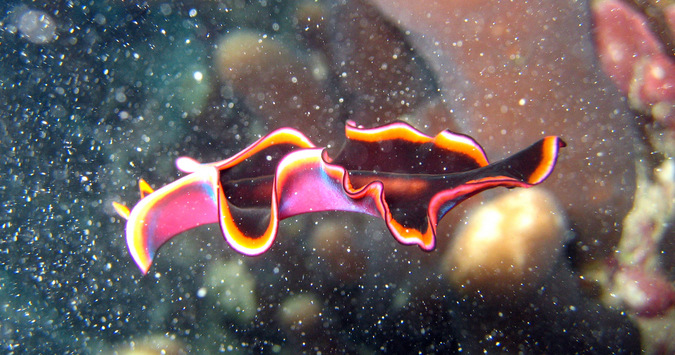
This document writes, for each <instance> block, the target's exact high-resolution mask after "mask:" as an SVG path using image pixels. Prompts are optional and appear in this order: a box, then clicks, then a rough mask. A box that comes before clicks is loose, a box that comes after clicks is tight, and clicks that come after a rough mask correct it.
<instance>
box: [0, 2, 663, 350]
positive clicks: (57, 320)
mask: <svg viewBox="0 0 675 355" xmlns="http://www.w3.org/2000/svg"><path fill="white" fill-rule="evenodd" d="M0 10H1V11H0V14H2V15H0V149H1V151H2V155H1V156H0V157H1V158H0V159H1V160H2V165H1V168H0V169H2V170H0V172H1V173H0V196H1V197H2V198H1V200H0V201H2V202H1V204H2V214H0V219H1V220H0V226H1V231H2V237H1V238H0V266H1V267H0V316H1V318H0V319H1V320H0V352H2V353H10V354H12V353H95V352H104V353H111V354H112V353H117V354H133V353H167V354H181V353H219V352H232V353H252V352H255V353H287V354H293V353H298V352H311V353H319V352H320V353H363V354H367V353H380V352H397V353H456V352H468V353H477V352H523V353H639V352H641V351H642V352H645V353H654V354H669V353H673V352H675V341H674V340H673V339H675V336H674V335H675V311H674V308H675V288H674V287H673V281H674V280H675V258H674V257H673V253H674V252H675V229H674V227H673V220H674V215H673V205H674V204H675V183H674V181H675V165H674V162H673V160H672V157H673V154H674V153H675V144H674V142H675V59H674V55H675V41H674V38H675V30H674V29H675V3H673V1H634V2H632V1H626V2H624V1H618V0H592V1H573V0H565V1H557V2H546V1H528V2H507V1H486V0H481V1H472V2H468V3H467V2H463V1H459V0H448V1H440V2H436V1H400V0H370V1H368V0H339V1H309V0H293V1H274V0H258V1H248V0H220V1H218V0H186V1H158V0H151V1H146V2H142V1H138V2H129V1H112V0H111V1H93V0H91V1H74V0H73V1H9V2H3V3H2V4H0ZM347 120H353V121H355V122H357V123H358V124H361V125H364V126H366V127H373V126H377V125H382V124H384V123H388V122H394V121H396V120H403V121H406V122H408V123H410V124H412V125H413V126H415V127H416V128H417V129H419V130H421V131H423V132H425V133H426V134H428V135H435V134H437V133H438V132H440V131H442V130H443V129H450V130H453V131H456V132H460V133H464V134H468V135H471V136H472V137H474V138H476V140H477V141H478V142H479V143H480V144H482V145H483V147H484V149H485V151H486V153H487V155H488V157H489V158H490V159H491V160H495V161H496V160H499V159H501V158H504V157H506V156H508V155H511V154H513V153H514V152H517V151H519V150H520V149H522V148H524V147H526V146H528V145H529V144H531V143H532V142H534V141H536V140H538V139H540V138H542V137H544V136H547V135H558V136H560V137H562V138H563V139H564V140H565V141H566V142H567V144H568V146H567V148H565V149H563V150H561V156H560V159H559V161H558V165H557V166H556V170H555V172H554V173H553V174H552V175H551V177H550V178H549V179H548V180H547V181H546V182H545V183H543V184H542V185H541V186H538V187H535V188H532V189H514V190H506V189H497V190H493V191H490V192H488V193H484V194H481V195H480V196H476V197H474V198H472V199H471V200H469V201H467V202H465V203H463V204H461V205H459V206H458V207H456V208H455V209H453V210H452V211H450V213H449V214H448V215H447V216H446V217H445V218H444V219H443V220H442V221H441V223H440V225H439V228H438V240H437V246H436V250H435V251H432V252H429V253H427V252H424V251H421V250H420V249H419V248H417V247H415V246H404V245H400V244H398V243H397V242H396V241H395V240H394V239H393V238H392V237H391V235H390V234H389V232H388V230H387V229H386V227H385V225H384V223H382V221H381V220H379V219H375V218H372V217H367V216H362V215H354V214H348V213H342V212H341V213H327V212H325V213H314V214H306V215H301V216H297V217H292V218H288V219H286V220H284V221H282V223H281V226H280V231H279V235H278V238H277V240H276V242H275V244H274V245H273V246H272V248H271V249H270V250H269V251H268V252H266V253H265V254H263V255H261V256H257V257H248V256H243V255H240V254H238V253H236V252H235V251H233V250H232V249H231V248H230V247H229V245H228V244H227V243H226V242H225V241H224V240H223V238H222V235H221V233H220V228H219V227H218V226H217V225H213V226H204V227H200V228H198V229H194V230H191V231H188V232H186V233H184V234H182V235H180V236H178V237H176V238H174V239H173V240H172V241H171V242H170V243H168V244H167V245H165V246H164V247H162V249H161V250H160V252H159V254H158V256H157V257H156V258H155V261H154V263H153V265H152V268H151V269H150V271H149V273H148V274H147V275H145V276H144V275H142V273H141V272H140V271H139V270H138V268H137V267H136V266H135V265H134V262H133V261H132V259H131V257H130V256H129V255H128V250H127V246H126V244H125V239H124V220H123V219H122V218H120V217H119V216H118V215H117V214H116V213H115V210H114V209H113V207H112V202H120V203H124V204H126V205H129V206H133V203H135V201H137V200H138V180H139V179H140V178H143V179H145V180H146V181H148V182H149V183H150V185H152V186H153V187H155V188H158V187H160V186H163V185H165V184H167V183H169V182H171V181H174V180H176V179H177V178H178V177H179V176H181V175H180V173H179V172H178V171H177V169H176V168H175V167H174V161H175V159H176V158H178V157H179V156H190V157H192V158H195V159H197V160H199V161H201V162H209V161H216V160H221V159H224V158H227V157H230V156H232V155H233V154H236V153H237V152H239V151H240V150H241V149H243V148H245V147H246V146H248V145H249V144H251V143H253V142H254V141H255V140H256V139H258V138H259V137H261V136H263V135H264V134H266V133H268V132H270V131H272V130H274V129H276V128H280V127H293V128H296V129H298V130H300V131H302V132H303V133H305V134H306V135H307V136H308V137H309V138H310V139H312V141H314V142H315V143H317V144H319V145H321V146H326V147H328V148H329V149H339V148H340V146H341V145H342V143H343V142H344V138H343V137H344V132H343V131H344V125H345V122H346V121H347Z"/></svg>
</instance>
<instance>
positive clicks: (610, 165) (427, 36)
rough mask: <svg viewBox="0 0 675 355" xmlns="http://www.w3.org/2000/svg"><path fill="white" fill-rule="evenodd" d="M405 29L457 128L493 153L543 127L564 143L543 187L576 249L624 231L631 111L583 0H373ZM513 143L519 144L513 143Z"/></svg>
mask: <svg viewBox="0 0 675 355" xmlns="http://www.w3.org/2000/svg"><path fill="white" fill-rule="evenodd" d="M373 2H374V3H375V4H377V5H378V7H379V9H380V10H381V11H382V12H384V13H385V14H387V15H389V17H390V18H391V19H392V21H394V22H395V23H398V24H400V25H401V26H402V27H403V28H405V29H407V30H408V31H410V33H411V38H412V40H411V43H412V44H413V46H414V47H415V48H416V49H418V50H419V51H420V52H421V53H422V55H424V57H425V58H426V59H427V60H428V61H429V63H430V65H431V66H432V68H433V70H434V71H435V73H436V74H437V75H438V77H439V80H440V85H441V91H442V94H443V97H444V99H445V101H446V103H447V104H448V105H449V106H450V107H451V108H452V109H453V112H454V114H455V117H456V118H457V119H459V124H460V126H461V127H463V128H464V129H463V131H464V132H465V133H468V134H470V135H472V136H473V137H475V138H476V139H477V140H478V141H479V142H481V144H482V145H483V146H484V148H485V149H486V151H487V153H488V156H489V157H490V158H492V159H498V158H502V157H504V156H506V155H508V154H510V153H511V152H512V149H516V148H515V147H514V142H517V143H520V144H522V145H525V144H526V142H531V141H534V140H536V139H538V138H540V137H541V136H542V135H559V136H561V137H563V139H564V140H565V141H566V142H567V143H568V148H567V149H566V150H565V151H564V153H563V154H561V158H560V160H559V165H558V166H557V167H556V170H555V172H554V174H553V176H551V178H549V180H548V181H547V187H548V188H549V189H551V191H552V192H554V193H555V195H556V197H557V198H558V199H560V201H561V204H562V206H563V208H564V209H565V210H566V212H567V214H568V216H569V218H570V222H571V224H572V226H573V229H574V231H575V232H576V233H577V235H578V239H577V240H578V243H577V246H576V250H578V251H579V253H578V255H579V257H580V258H581V259H582V260H581V261H584V260H587V259H595V258H602V257H604V256H606V255H607V254H608V253H609V252H611V249H612V247H613V246H614V245H615V244H616V242H617V241H618V239H619V236H620V234H621V221H622V219H623V217H624V216H625V215H626V213H627V212H628V210H629V209H630V208H631V205H632V198H633V192H634V189H635V174H634V155H635V152H636V142H635V137H636V134H635V132H634V129H633V120H634V116H633V115H632V114H631V113H630V112H629V110H628V107H627V104H626V102H625V101H624V100H623V99H622V95H621V94H620V93H619V92H618V91H617V90H616V88H615V87H614V85H613V84H612V83H611V82H610V81H609V79H608V78H606V77H605V76H604V74H603V73H602V72H601V70H600V67H599V66H598V65H597V64H596V61H597V60H596V58H595V52H594V50H593V43H592V40H591V28H590V22H591V21H590V15H589V13H588V11H587V8H588V4H587V3H586V2H584V1H581V2H578V1H571V0H569V1H557V2H543V1H535V2H520V1H517V2H491V1H472V2H463V1H443V2H438V1H402V0H373ZM516 146H517V145H516Z"/></svg>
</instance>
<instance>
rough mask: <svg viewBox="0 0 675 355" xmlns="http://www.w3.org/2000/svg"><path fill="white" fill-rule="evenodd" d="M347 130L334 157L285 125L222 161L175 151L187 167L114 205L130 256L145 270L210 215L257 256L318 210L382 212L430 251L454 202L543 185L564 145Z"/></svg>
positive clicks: (405, 129) (395, 230)
mask: <svg viewBox="0 0 675 355" xmlns="http://www.w3.org/2000/svg"><path fill="white" fill-rule="evenodd" d="M345 131H346V137H347V141H346V143H345V145H344V147H343V148H342V150H341V151H340V152H339V153H338V154H337V155H335V156H334V157H331V156H330V154H329V153H328V151H327V150H325V149H323V148H317V147H315V145H314V144H313V143H312V142H311V141H310V140H309V139H308V138H307V137H305V136H304V135H303V134H302V133H300V132H299V131H297V130H295V129H292V128H281V129H278V130H276V131H273V132H271V133H269V134H268V135H266V136H264V137H262V138H260V139H259V140H258V141H256V142H255V143H253V144H252V145H250V146H249V147H248V148H246V149H244V150H243V151H241V152H239V153H238V154H236V155H234V156H232V157H230V158H228V159H225V160H221V161H217V162H213V163H206V164H200V163H199V162H197V161H195V160H192V159H190V158H184V157H183V158H179V159H178V160H177V161H176V166H177V167H178V169H179V170H181V171H183V172H186V173H189V175H187V176H185V177H183V178H181V179H179V180H176V181H175V182H173V183H171V184H168V185H166V186H164V187H162V188H160V189H158V190H157V191H153V190H152V188H150V186H149V185H148V184H147V183H146V182H145V181H144V180H141V181H140V183H139V187H140V191H141V200H140V201H139V202H138V203H137V204H136V205H135V206H134V207H133V208H132V209H131V210H129V208H127V207H126V206H124V205H121V204H118V203H113V205H114V207H115V210H116V211H117V212H118V213H119V214H120V215H121V216H122V217H124V218H126V219H127V224H126V238H127V244H128V246H129V251H130V253H131V256H132V257H133V259H134V261H135V262H136V264H137V265H138V266H139V267H140V269H141V271H142V272H143V273H147V272H148V270H149V269H150V265H151V264H152V259H153V257H154V255H155V253H156V252H157V250H158V249H159V248H160V247H161V246H162V245H163V244H164V243H166V242H167V241H168V240H169V239H171V238H173V237H174V236H176V235H178V234H180V233H182V232H184V231H186V230H189V229H192V228H195V227H198V226H201V225H205V224H211V223H219V224H220V227H221V231H222V233H223V236H224V237H225V239H226V240H227V242H228V243H229V244H230V245H231V246H232V247H233V248H234V249H235V250H237V251H238V252H240V253H242V254H246V255H258V254H261V253H263V252H265V251H266V250H267V249H269V248H270V247H271V246H272V243H273V242H274V239H275V238H276V236H277V232H278V227H279V221H280V220H282V219H284V218H288V217H291V216H295V215H298V214H302V213H309V212H319V211H350V212H358V213H365V214H368V215H371V216H375V217H379V218H381V219H382V220H383V221H384V222H385V224H386V225H387V227H388V228H389V231H390V232H391V234H392V235H393V236H394V238H395V239H396V240H397V241H399V242H400V243H402V244H416V245H418V246H419V247H420V248H422V249H423V250H427V251H430V250H433V249H434V246H435V244H436V226H437V224H438V221H439V220H440V219H441V218H442V217H443V216H444V215H445V214H446V213H448V211H450V210H451V209H452V208H453V207H454V206H456V205H457V204H458V203H460V202H461V201H463V200H465V199H467V198H469V197H471V196H472V195H474V194H476V193H478V192H481V191H483V190H486V189H490V188H493V187H497V186H504V187H509V188H511V187H530V186H533V185H536V184H539V183H541V182H542V181H544V180H545V179H546V178H547V177H548V176H549V175H550V174H551V172H552V171H553V168H554V166H555V163H556V160H557V157H558V150H559V149H560V148H561V147H564V146H565V143H564V142H563V141H562V140H561V139H560V138H558V137H554V136H550V137H546V138H543V139H541V140H540V141H538V142H536V143H534V144H533V145H531V146H530V147H528V148H525V149H524V150H522V151H520V152H518V153H516V154H514V155H512V156H510V157H508V158H506V159H504V160H501V161H499V162H496V163H493V164H489V163H488V160H487V157H486V156H485V152H484V151H483V149H482V148H481V146H480V145H479V144H478V143H476V142H475V141H474V140H473V139H472V138H471V137H469V136H466V135H462V134H457V133H453V132H450V131H443V132H441V133H439V134H438V135H436V136H435V137H429V136H426V135H424V134H423V133H421V132H419V131H418V130H416V129H414V128H413V127H411V126H410V125H408V124H406V123H402V122H396V123H391V124H388V125H385V126H381V127H376V128H370V129H366V128H363V127H360V126H356V125H355V124H354V123H353V122H351V121H350V122H347V125H346V128H345Z"/></svg>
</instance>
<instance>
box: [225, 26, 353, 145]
mask: <svg viewBox="0 0 675 355" xmlns="http://www.w3.org/2000/svg"><path fill="white" fill-rule="evenodd" d="M299 53H300V51H299V50H298V49H295V48H294V47H293V45H292V44H290V43H287V41H285V40H283V39H280V38H274V37H269V36H267V35H262V34H258V33H256V32H252V31H249V30H241V31H236V32H233V33H230V34H228V35H226V36H224V37H223V38H222V39H221V40H220V42H219V43H218V47H217V49H216V53H215V66H216V69H217V71H218V72H219V74H220V76H221V77H222V78H223V79H224V80H225V82H226V84H228V85H231V86H232V89H233V91H234V92H235V93H236V94H237V95H240V96H242V97H243V99H244V103H245V104H246V106H247V108H248V109H249V110H251V111H253V113H254V114H255V115H256V116H257V118H259V120H258V121H260V122H261V123H262V124H263V127H259V130H260V131H261V132H260V134H264V133H266V132H269V131H272V130H274V129H277V128H281V127H293V128H297V129H300V130H302V131H303V132H304V133H305V134H307V135H308V137H310V139H313V141H314V142H315V143H319V144H322V143H323V144H330V143H331V141H330V139H332V137H339V136H340V135H338V134H336V133H337V132H338V131H337V130H336V129H335V128H337V127H338V122H337V115H338V112H337V111H336V107H334V101H333V100H332V98H331V96H330V94H329V91H327V89H326V86H325V77H324V76H325V74H324V72H325V68H323V67H324V66H325V64H321V62H320V61H319V62H318V63H317V62H316V61H314V62H312V61H310V60H309V59H310V58H308V57H307V56H302V57H301V56H300V54H299Z"/></svg>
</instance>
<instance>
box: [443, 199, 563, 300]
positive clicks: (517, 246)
mask: <svg viewBox="0 0 675 355" xmlns="http://www.w3.org/2000/svg"><path fill="white" fill-rule="evenodd" d="M566 227H567V224H566V221H565V213H564V212H563V211H562V210H561V209H560V207H559V206H558V202H557V201H556V199H555V197H554V196H553V195H552V194H550V193H549V192H547V191H546V190H544V189H543V188H531V189H527V190H518V191H513V192H509V193H506V194H503V195H501V196H499V197H498V198H496V199H494V200H492V201H490V202H488V203H486V204H485V205H483V206H480V207H478V208H476V210H475V211H474V212H473V213H472V214H471V215H470V216H469V218H468V222H467V224H466V225H465V226H464V227H463V228H461V229H460V231H459V232H458V233H457V234H456V235H455V236H454V237H453V241H452V243H451V245H450V246H449V248H448V250H447V252H446V254H445V262H444V265H443V273H444V274H445V275H447V276H448V277H449V279H450V280H451V281H452V283H453V284H454V286H455V288H456V289H458V290H460V291H461V292H468V293H473V292H476V291H480V292H481V293H482V294H485V295H486V297H490V296H491V295H503V294H523V293H525V294H527V293H529V292H532V291H533V290H535V289H537V288H538V287H539V286H540V284H541V283H542V280H543V279H544V278H546V277H548V276H549V274H550V273H551V269H552V268H553V267H554V266H555V265H556V264H557V263H559V262H560V255H561V251H562V247H563V243H564V241H565V235H566Z"/></svg>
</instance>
